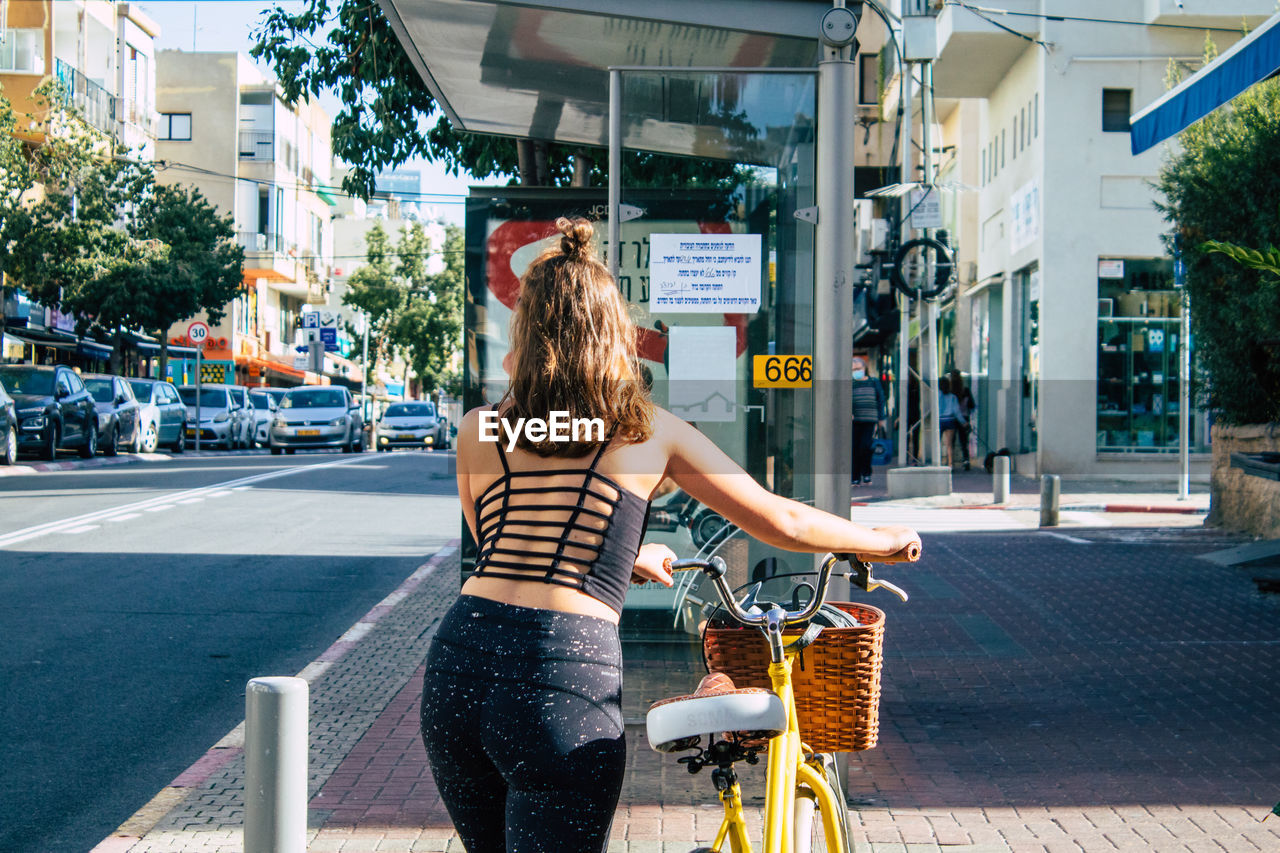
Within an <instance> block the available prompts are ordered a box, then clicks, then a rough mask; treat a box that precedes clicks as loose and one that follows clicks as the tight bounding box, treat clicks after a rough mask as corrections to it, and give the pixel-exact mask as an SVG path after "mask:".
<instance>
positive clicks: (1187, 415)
mask: <svg viewBox="0 0 1280 853" xmlns="http://www.w3.org/2000/svg"><path fill="white" fill-rule="evenodd" d="M1178 296H1179V297H1180V299H1181V301H1182V317H1181V320H1182V322H1181V323H1179V324H1178V327H1179V332H1178V500H1180V501H1185V500H1188V499H1190V497H1191V297H1190V295H1189V294H1188V293H1187V289H1186V288H1185V287H1183V288H1182V292H1181V293H1180V294H1178Z"/></svg>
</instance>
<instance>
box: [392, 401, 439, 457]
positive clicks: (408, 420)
mask: <svg viewBox="0 0 1280 853" xmlns="http://www.w3.org/2000/svg"><path fill="white" fill-rule="evenodd" d="M377 443H378V450H391V449H393V448H396V447H429V448H448V447H449V424H448V422H447V421H445V419H444V418H442V417H440V416H439V414H438V413H437V412H436V405H435V403H430V402H418V401H409V402H407V403H394V404H392V405H390V406H388V407H387V411H386V413H385V414H384V415H383V416H382V420H380V421H378V437H377Z"/></svg>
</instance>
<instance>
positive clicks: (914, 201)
mask: <svg viewBox="0 0 1280 853" xmlns="http://www.w3.org/2000/svg"><path fill="white" fill-rule="evenodd" d="M911 227H912V228H941V227H942V194H941V193H939V192H938V190H937V187H924V188H921V189H918V190H912V191H911Z"/></svg>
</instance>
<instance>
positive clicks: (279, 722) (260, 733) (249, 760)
mask: <svg viewBox="0 0 1280 853" xmlns="http://www.w3.org/2000/svg"><path fill="white" fill-rule="evenodd" d="M307 696H308V691H307V682H306V681H304V680H303V679H301V678H284V677H276V678H255V679H252V680H251V681H250V682H249V684H248V687H247V688H246V689H245V697H244V705H245V711H244V775H245V779H244V853H306V849H307Z"/></svg>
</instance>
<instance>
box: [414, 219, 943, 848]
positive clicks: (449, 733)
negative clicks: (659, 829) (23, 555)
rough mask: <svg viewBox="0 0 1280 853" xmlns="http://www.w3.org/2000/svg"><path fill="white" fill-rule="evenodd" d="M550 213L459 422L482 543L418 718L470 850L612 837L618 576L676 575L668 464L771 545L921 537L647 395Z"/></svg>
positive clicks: (570, 242) (466, 497)
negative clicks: (844, 502)
mask: <svg viewBox="0 0 1280 853" xmlns="http://www.w3.org/2000/svg"><path fill="white" fill-rule="evenodd" d="M557 226H558V228H559V230H560V232H561V237H560V239H559V240H558V241H557V243H556V245H555V246H554V247H553V248H551V249H549V250H548V251H547V252H545V253H544V254H542V255H541V256H539V257H538V258H537V259H536V260H535V261H534V262H533V263H532V264H531V265H530V267H529V269H528V271H527V272H526V273H525V274H524V276H523V277H522V279H521V290H520V294H519V297H518V299H517V303H516V307H515V312H514V314H513V316H512V319H511V333H510V338H511V349H510V352H509V354H508V356H507V357H506V358H505V359H504V361H503V366H504V368H505V369H506V370H507V373H508V374H509V376H510V385H509V387H508V390H507V392H506V393H505V394H504V395H503V397H502V398H501V399H500V400H499V401H498V403H497V404H496V405H495V406H493V407H483V408H479V409H473V410H472V411H470V412H468V413H467V414H466V415H465V416H464V417H463V419H462V422H461V423H460V424H459V426H458V435H457V478H458V492H459V496H460V498H461V501H462V508H463V515H464V517H465V519H466V523H467V526H468V527H469V528H470V530H471V533H472V535H473V536H474V537H475V541H476V542H477V543H478V549H477V555H476V564H475V571H474V572H473V573H472V574H471V575H470V576H469V577H468V578H467V580H466V581H465V583H463V585H462V590H461V595H460V596H459V597H458V599H457V601H456V602H455V604H454V605H453V607H452V608H451V609H450V610H449V612H448V613H447V614H446V615H445V617H444V619H443V621H442V622H441V624H440V626H439V628H438V630H437V633H436V635H435V637H434V639H433V640H432V642H431V646H430V649H429V651H428V654H427V666H426V676H425V678H424V681H423V693H422V717H421V723H422V738H423V742H424V744H425V746H426V751H427V757H428V760H429V762H430V765H431V771H432V774H433V775H434V777H435V781H436V785H437V788H438V789H439V791H440V795H441V798H442V799H443V801H444V804H445V806H446V808H447V809H448V811H449V815H450V817H451V818H452V820H453V822H454V825H455V827H456V828H457V831H458V834H459V836H460V837H461V839H462V843H463V845H464V846H465V848H466V849H467V850H468V851H469V853H543V852H544V851H558V853H560V852H562V853H599V851H603V850H604V849H605V845H606V844H607V842H608V838H609V827H610V824H611V822H612V820H613V814H614V809H615V808H616V805H617V800H618V795H619V792H620V790H621V787H622V778H623V769H624V765H625V740H624V736H623V720H622V708H621V688H622V671H621V666H622V653H621V645H620V642H619V638H618V620H619V616H620V614H621V611H622V606H623V601H624V598H625V596H626V592H627V587H628V582H633V583H635V582H645V581H657V582H660V583H662V584H665V585H668V586H670V585H671V582H672V581H671V574H670V571H669V569H668V567H667V561H669V560H670V559H672V558H673V557H674V556H675V555H674V553H673V552H672V551H671V549H669V548H667V547H666V546H663V545H657V544H648V545H643V546H642V545H641V540H642V539H643V537H644V527H645V515H646V512H647V509H648V501H649V498H650V496H651V495H652V493H653V492H654V490H655V489H656V488H657V487H658V486H659V484H660V483H661V482H662V481H663V479H664V478H666V477H670V478H671V479H672V480H673V481H674V482H675V483H676V485H678V486H679V487H680V488H682V489H684V490H685V491H686V492H688V493H689V494H690V495H692V496H693V497H694V498H695V499H697V500H699V501H701V502H702V503H704V504H706V505H707V506H709V507H711V508H712V509H714V510H715V511H716V512H718V513H720V514H721V515H723V516H724V517H725V518H727V519H729V520H730V521H732V522H734V523H735V524H737V525H738V526H740V527H741V528H742V529H743V530H744V531H745V532H746V533H747V534H748V535H751V536H754V537H756V538H758V539H760V540H762V541H764V542H766V543H768V544H770V545H773V546H775V547H779V548H786V549H790V550H795V551H809V552H823V551H835V552H838V553H839V552H849V553H854V554H858V555H861V556H864V557H866V558H868V559H872V558H873V556H872V555H877V556H883V555H889V554H893V553H896V552H898V551H900V550H902V549H903V548H904V547H907V546H909V545H910V546H918V543H919V537H918V536H917V535H916V533H915V532H914V531H912V530H910V529H908V528H905V527H881V528H874V529H873V528H868V527H863V526H861V525H858V524H854V523H853V522H851V521H849V520H848V519H847V518H841V517H839V516H836V515H831V514H828V513H825V512H822V511H820V510H817V509H814V508H813V507H809V506H806V505H804V504H802V503H799V502H796V501H792V500H789V499H787V498H783V497H780V496H778V495H775V494H772V493H771V492H769V491H767V490H766V489H765V488H763V487H762V486H761V485H760V484H758V483H757V482H756V481H755V480H754V479H752V477H751V476H750V475H749V474H747V473H746V472H745V471H744V470H742V468H740V467H739V466H738V465H737V464H735V463H734V462H733V461H732V460H731V459H730V458H729V457H728V456H727V455H726V454H725V453H723V452H722V451H721V450H720V449H719V448H718V447H716V445H715V444H713V443H712V442H711V441H710V440H709V439H707V438H706V437H705V436H704V435H702V433H700V432H698V430H697V429H695V428H694V427H692V426H691V425H689V424H688V423H686V422H685V421H683V420H681V419H680V418H677V417H676V416H674V415H672V414H670V413H669V412H667V411H665V410H663V409H661V408H659V407H657V406H655V405H654V404H653V403H652V402H651V401H650V399H649V395H648V393H647V390H646V389H645V387H644V385H643V383H642V382H641V381H640V371H639V364H638V361H637V358H636V354H635V352H636V350H635V339H636V330H635V327H634V326H633V325H632V323H631V320H630V319H629V317H628V314H627V310H626V304H625V303H624V302H623V300H622V297H621V296H620V295H619V293H618V289H617V287H616V286H615V284H614V281H613V278H612V276H610V275H609V271H608V269H607V268H606V267H605V266H604V265H603V264H602V263H601V262H600V261H599V259H598V257H597V255H596V252H595V251H594V249H593V248H592V245H591V243H592V237H593V231H592V227H591V225H590V224H589V223H588V222H587V221H586V220H582V219H575V220H567V219H560V220H557ZM559 412H568V413H569V415H570V416H571V418H581V419H583V420H584V421H587V422H590V421H593V420H597V419H598V420H599V421H602V422H604V424H607V427H606V428H605V429H603V430H592V429H588V430H586V431H585V432H584V433H581V434H575V435H574V436H573V437H572V439H571V440H567V441H557V440H553V439H552V438H549V437H547V435H546V433H545V431H538V430H535V429H532V428H530V429H524V430H523V431H521V430H520V428H519V425H520V424H521V423H522V422H521V421H520V419H521V418H524V419H530V418H542V419H548V418H551V419H552V420H554V419H555V417H556V414H557V413H559ZM495 419H498V420H500V421H501V424H502V429H504V430H506V429H508V428H510V427H512V426H513V425H515V426H516V433H517V435H516V438H515V439H514V441H513V442H512V443H508V442H507V441H506V438H507V435H506V433H504V434H503V436H502V438H503V441H501V442H495V441H492V440H490V439H489V436H490V435H491V426H492V424H493V423H494V420H495ZM575 423H576V421H575Z"/></svg>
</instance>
